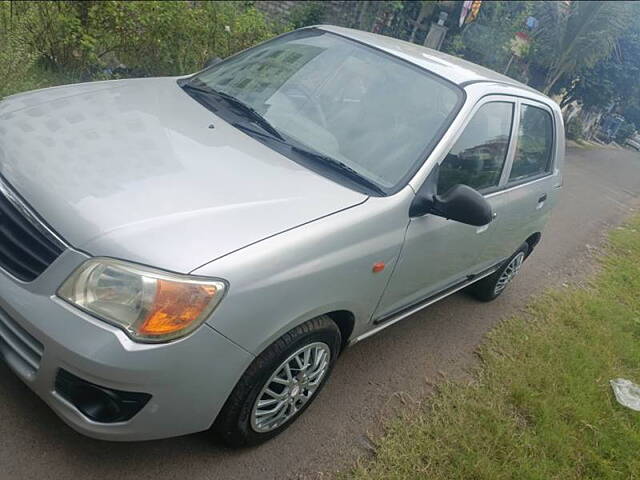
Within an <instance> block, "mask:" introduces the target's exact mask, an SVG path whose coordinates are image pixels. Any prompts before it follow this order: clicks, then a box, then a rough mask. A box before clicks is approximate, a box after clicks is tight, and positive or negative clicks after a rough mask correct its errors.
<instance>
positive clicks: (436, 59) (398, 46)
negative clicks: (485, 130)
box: [308, 25, 541, 95]
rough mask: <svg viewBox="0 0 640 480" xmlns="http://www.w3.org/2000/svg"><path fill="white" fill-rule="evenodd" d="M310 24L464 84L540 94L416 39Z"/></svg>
mask: <svg viewBox="0 0 640 480" xmlns="http://www.w3.org/2000/svg"><path fill="white" fill-rule="evenodd" d="M308 28H318V29H321V30H325V31H327V32H332V33H336V34H338V35H342V36H344V37H347V38H350V39H352V40H355V41H358V42H361V43H364V44H366V45H369V46H371V47H374V48H377V49H379V50H382V51H384V52H387V53H389V54H391V55H394V56H396V57H399V58H402V59H403V60H406V61H408V62H411V63H413V64H415V65H418V66H420V67H422V68H424V69H426V70H429V71H431V72H433V73H435V74H436V75H439V76H441V77H443V78H446V79H447V80H449V81H451V82H453V83H455V84H457V85H459V86H461V87H464V86H466V85H468V84H471V83H477V82H493V83H500V84H506V85H509V86H511V87H516V88H520V89H522V90H525V91H527V92H535V93H537V94H538V95H541V93H540V92H539V91H538V90H535V89H533V88H531V87H529V86H528V85H525V84H524V83H520V82H518V81H516V80H514V79H513V78H510V77H507V76H506V75H502V74H500V73H498V72H494V71H493V70H490V69H488V68H485V67H482V66H480V65H477V64H475V63H472V62H469V61H467V60H463V59H461V58H458V57H454V56H453V55H448V54H446V53H443V52H440V51H438V50H433V49H431V48H427V47H423V46H422V45H416V44H415V43H410V42H405V41H404V40H398V39H397V38H392V37H387V36H385V35H378V34H376V33H369V32H363V31H360V30H354V29H351V28H343V27H336V26H334V25H316V26H314V27H308Z"/></svg>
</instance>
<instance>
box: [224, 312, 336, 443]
mask: <svg viewBox="0 0 640 480" xmlns="http://www.w3.org/2000/svg"><path fill="white" fill-rule="evenodd" d="M340 346H341V336H340V330H339V329H338V326H337V325H336V324H335V322H333V320H331V318H329V317H328V316H326V315H323V316H320V317H316V318H314V319H312V320H309V321H307V322H305V323H303V324H302V325H299V326H297V327H296V328H294V329H293V330H290V331H289V332H287V333H285V334H284V335H283V336H282V337H280V338H279V339H278V340H276V341H275V342H274V343H272V344H271V345H270V346H269V347H267V349H266V350H264V351H263V352H262V353H261V354H260V355H259V356H258V357H256V359H255V360H254V361H253V362H252V363H251V365H249V368H247V370H246V371H245V373H244V374H243V375H242V377H241V378H240V380H239V381H238V383H237V385H236V386H235V388H234V389H233V391H232V392H231V395H229V398H228V399H227V401H226V403H225V405H224V407H222V410H221V411H220V413H219V414H218V417H217V419H216V421H215V422H214V424H213V430H214V432H215V433H216V434H217V435H218V436H219V437H220V438H221V439H222V441H223V442H224V443H225V444H227V445H228V446H230V447H248V446H252V445H258V444H260V443H262V442H265V441H267V440H269V439H270V438H273V437H275V436H276V435H278V434H280V433H282V432H283V431H284V430H286V429H287V428H288V427H289V426H290V425H291V424H292V423H293V422H294V421H295V420H296V419H297V418H298V417H299V416H300V415H301V414H302V412H304V411H305V410H306V409H307V407H309V405H310V404H311V403H312V402H313V400H315V398H316V397H317V396H318V393H319V392H320V390H322V387H323V386H324V384H325V383H326V381H327V379H328V378H329V375H330V374H331V370H332V369H333V366H334V364H335V360H336V358H337V357H338V354H339V352H340ZM307 351H309V357H308V359H307V357H306V356H305V355H306V352H307ZM298 355H300V356H299V357H298ZM296 357H297V358H298V360H301V361H302V364H303V365H308V369H307V370H306V371H303V370H302V369H301V368H300V363H298V361H297V360H296ZM327 357H328V358H327ZM305 359H307V361H306V362H305ZM318 359H321V360H320V361H318ZM285 362H286V363H287V365H289V372H290V374H291V375H290V376H289V378H291V380H290V381H289V380H286V381H289V384H288V385H283V384H281V383H280V382H276V381H273V377H274V376H277V377H278V380H280V381H282V379H286V378H287V375H286V370H287V369H286V367H285V366H284V363H285ZM316 362H318V363H317V365H318V366H317V367H316ZM321 367H322V369H321ZM314 369H315V370H314ZM307 373H308V374H309V376H308V377H307V376H306V374H307ZM314 375H315V377H314V378H315V379H317V382H316V381H315V379H312V378H311V377H313V376H314ZM267 387H269V388H270V390H271V392H272V393H275V394H277V395H278V398H276V397H275V396H272V395H271V394H270V393H268V392H266V389H267ZM312 389H313V391H311V390H312ZM307 395H308V396H307ZM258 399H260V401H261V402H262V403H268V402H275V406H274V407H272V405H273V404H274V403H271V404H269V405H268V407H263V408H262V409H261V410H259V407H258V404H257V402H258ZM282 402H285V403H284V404H283V406H281V403H282ZM287 404H288V405H287ZM272 408H280V410H279V412H280V411H284V414H283V415H284V417H283V418H281V419H280V420H279V421H278V419H274V415H273V414H268V415H263V416H259V415H258V414H257V413H258V412H259V413H260V414H264V412H265V411H267V410H271V409H272ZM275 416H277V415H275Z"/></svg>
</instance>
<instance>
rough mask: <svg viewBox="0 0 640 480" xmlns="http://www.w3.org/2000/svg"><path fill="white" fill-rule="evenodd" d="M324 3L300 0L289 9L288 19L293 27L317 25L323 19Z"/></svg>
mask: <svg viewBox="0 0 640 480" xmlns="http://www.w3.org/2000/svg"><path fill="white" fill-rule="evenodd" d="M325 12H326V5H325V4H324V3H323V2H318V1H311V2H302V3H300V4H298V5H296V6H295V7H293V8H292V9H291V12H290V13H289V21H290V22H291V24H292V26H293V28H302V27H307V26H309V25H318V24H320V23H322V22H323V21H324V17H325Z"/></svg>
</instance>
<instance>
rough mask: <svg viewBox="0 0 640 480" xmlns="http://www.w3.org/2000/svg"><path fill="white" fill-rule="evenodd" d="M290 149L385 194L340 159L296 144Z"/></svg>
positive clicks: (376, 185) (384, 193)
mask: <svg viewBox="0 0 640 480" xmlns="http://www.w3.org/2000/svg"><path fill="white" fill-rule="evenodd" d="M291 150H293V151H294V152H296V153H298V154H300V155H303V156H304V157H306V158H310V159H312V160H316V161H318V162H320V163H323V164H325V165H327V166H328V167H330V168H333V169H334V170H337V171H339V172H340V173H342V174H343V175H345V176H346V177H349V178H350V179H352V180H354V181H355V182H356V183H359V184H361V185H364V186H365V187H368V188H369V189H370V190H373V191H374V192H376V193H378V194H380V195H386V192H385V191H384V190H382V188H380V187H379V186H378V184H376V183H375V182H373V181H372V180H369V179H368V178H366V177H364V176H362V175H361V174H360V173H359V172H357V171H356V170H354V169H353V168H351V167H350V166H349V165H347V164H346V163H343V162H341V161H340V160H336V159H335V158H331V157H329V156H327V155H323V154H322V153H319V152H314V151H313V150H307V149H305V148H301V147H298V146H296V145H291Z"/></svg>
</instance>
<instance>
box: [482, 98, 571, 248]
mask: <svg viewBox="0 0 640 480" xmlns="http://www.w3.org/2000/svg"><path fill="white" fill-rule="evenodd" d="M555 123H556V120H555V117H554V115H553V112H552V111H551V109H550V108H549V107H547V106H546V105H544V104H542V103H539V102H535V101H533V100H528V99H518V102H517V106H516V117H515V122H514V135H513V137H514V139H513V148H512V150H513V154H512V155H509V156H508V157H507V165H506V168H505V172H504V178H503V187H502V188H501V189H500V190H499V191H497V192H495V193H493V194H491V195H489V196H488V198H487V200H489V201H490V203H492V205H496V206H495V207H494V213H495V214H496V215H497V219H499V220H500V221H499V222H496V225H495V227H496V228H494V230H493V232H492V234H491V242H490V243H489V247H488V248H487V250H486V251H485V252H484V254H483V255H484V257H485V258H487V259H488V258H500V257H501V258H506V257H508V256H510V255H511V254H512V253H513V252H514V251H515V250H516V249H517V248H518V247H519V246H520V245H521V244H522V243H523V242H524V241H525V240H526V239H527V238H529V237H530V236H531V235H532V234H535V233H538V232H540V231H541V230H542V228H543V226H544V224H545V223H546V221H547V219H548V217H549V215H550V213H551V207H552V205H553V203H554V202H555V196H556V195H557V191H558V186H559V184H560V183H561V180H560V172H559V170H558V169H557V165H556V156H557V141H558V139H557V138H556V135H555V133H556V131H557V128H556V125H555Z"/></svg>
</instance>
